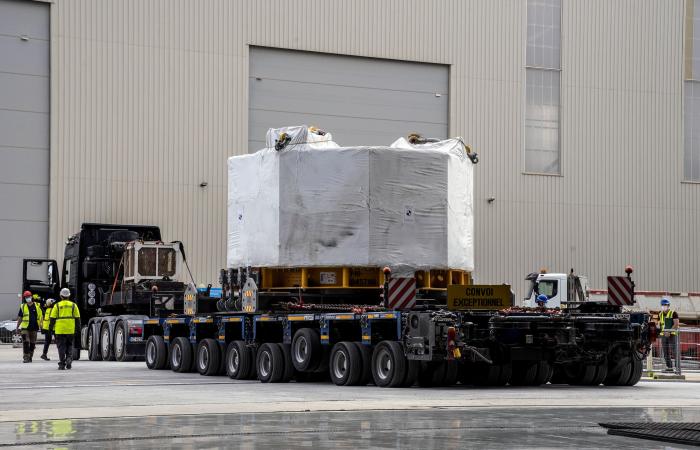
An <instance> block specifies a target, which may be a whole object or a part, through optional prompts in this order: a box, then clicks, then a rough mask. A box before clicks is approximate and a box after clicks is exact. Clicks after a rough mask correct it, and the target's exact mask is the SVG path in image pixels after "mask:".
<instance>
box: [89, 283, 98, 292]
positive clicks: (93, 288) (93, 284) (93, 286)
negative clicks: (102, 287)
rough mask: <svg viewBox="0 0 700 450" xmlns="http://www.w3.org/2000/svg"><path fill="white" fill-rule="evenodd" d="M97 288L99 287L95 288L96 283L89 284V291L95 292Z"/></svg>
mask: <svg viewBox="0 0 700 450" xmlns="http://www.w3.org/2000/svg"><path fill="white" fill-rule="evenodd" d="M96 287H97V286H95V283H90V284H88V289H90V290H91V291H94V290H95V288H96Z"/></svg>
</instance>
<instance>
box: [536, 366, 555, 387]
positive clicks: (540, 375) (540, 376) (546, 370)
mask: <svg viewBox="0 0 700 450" xmlns="http://www.w3.org/2000/svg"><path fill="white" fill-rule="evenodd" d="M536 365H537V375H535V379H534V380H533V381H532V385H533V386H540V385H543V384H547V382H548V381H549V379H550V378H552V366H551V365H550V364H549V362H547V361H538V362H537V363H536Z"/></svg>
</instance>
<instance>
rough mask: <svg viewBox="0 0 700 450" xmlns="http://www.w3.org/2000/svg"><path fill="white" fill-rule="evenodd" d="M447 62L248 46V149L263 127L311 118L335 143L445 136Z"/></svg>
mask: <svg viewBox="0 0 700 450" xmlns="http://www.w3.org/2000/svg"><path fill="white" fill-rule="evenodd" d="M448 78H449V73H448V68H447V66H443V65H437V64H423V63H414V62H403V61H393V60H384V59H373V58H360V57H354V56H340V55H331V54H325V53H308V52H300V51H293V50H281V49H271V48H262V47H251V49H250V79H249V82H250V87H249V89H250V110H249V119H248V120H249V122H248V131H249V136H248V139H249V151H255V150H258V149H260V148H262V147H263V145H264V142H265V132H266V131H267V129H268V128H270V127H274V128H277V127H281V126H287V125H301V124H306V125H313V126H317V127H320V128H323V129H325V130H328V131H330V132H332V133H333V138H334V140H335V141H336V142H338V143H339V144H340V145H389V144H390V143H391V142H393V140H394V139H396V138H397V137H399V136H406V135H407V134H409V133H411V132H419V133H421V134H423V135H424V136H430V137H439V138H444V137H447V133H448V123H447V118H448V107H449V106H448V105H449V103H448Z"/></svg>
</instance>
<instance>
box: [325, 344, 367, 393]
mask: <svg viewBox="0 0 700 450" xmlns="http://www.w3.org/2000/svg"><path fill="white" fill-rule="evenodd" d="M330 375H331V380H332V381H333V383H334V384H335V385H336V386H354V385H356V384H357V382H358V381H359V380H360V377H361V376H362V355H361V354H360V350H359V349H358V348H357V347H356V346H355V345H354V344H353V343H352V342H338V343H337V344H335V345H334V346H333V350H331V357H330Z"/></svg>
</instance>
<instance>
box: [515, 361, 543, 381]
mask: <svg viewBox="0 0 700 450" xmlns="http://www.w3.org/2000/svg"><path fill="white" fill-rule="evenodd" d="M536 377H537V363H536V362H534V361H515V362H514V363H513V374H512V376H511V378H510V384H511V386H532V385H533V384H534V383H535V378H536Z"/></svg>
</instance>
